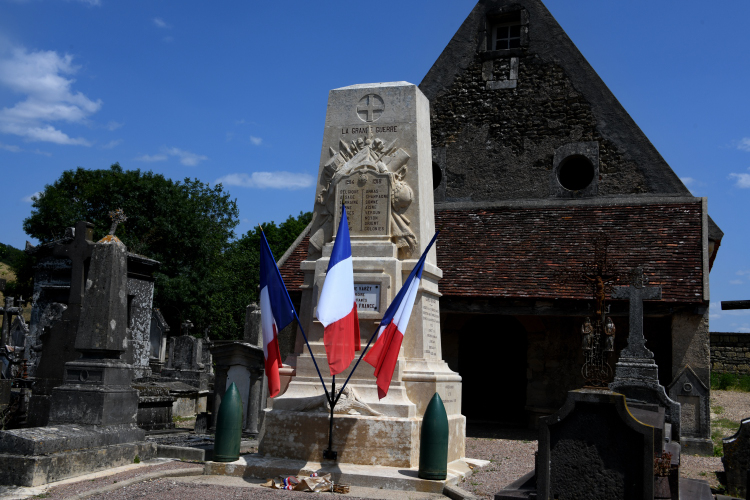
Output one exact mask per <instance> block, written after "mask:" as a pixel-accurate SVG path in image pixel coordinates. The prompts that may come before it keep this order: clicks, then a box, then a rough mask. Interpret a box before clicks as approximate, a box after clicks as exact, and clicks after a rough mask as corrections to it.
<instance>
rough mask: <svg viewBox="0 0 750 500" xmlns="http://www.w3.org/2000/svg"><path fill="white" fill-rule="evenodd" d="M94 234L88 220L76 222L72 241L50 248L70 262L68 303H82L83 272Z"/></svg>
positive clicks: (89, 255) (92, 245) (92, 244)
mask: <svg viewBox="0 0 750 500" xmlns="http://www.w3.org/2000/svg"><path fill="white" fill-rule="evenodd" d="M93 236H94V225H93V224H91V223H90V222H83V221H81V222H77V223H76V234H75V238H74V239H73V241H72V242H70V243H68V244H66V245H57V246H56V247H55V248H54V249H53V250H52V255H54V256H55V257H65V258H67V259H70V262H71V266H72V269H71V275H70V295H69V297H68V305H74V304H77V305H81V304H82V303H83V290H84V287H83V278H84V274H85V267H86V266H85V264H86V260H88V259H89V258H90V257H91V250H92V249H93V248H94V242H93V241H92V238H93Z"/></svg>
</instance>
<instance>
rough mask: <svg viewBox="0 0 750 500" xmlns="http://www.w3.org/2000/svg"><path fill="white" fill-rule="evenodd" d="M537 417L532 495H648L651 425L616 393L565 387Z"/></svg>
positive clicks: (627, 498) (628, 498) (629, 498)
mask: <svg viewBox="0 0 750 500" xmlns="http://www.w3.org/2000/svg"><path fill="white" fill-rule="evenodd" d="M540 423H541V428H540V430H539V456H538V462H537V496H538V498H545V499H546V498H559V499H560V500H566V499H577V500H584V499H592V500H594V499H596V500H599V499H602V498H606V499H608V500H616V499H621V500H636V499H643V500H647V499H648V500H650V499H652V498H653V488H654V462H653V459H654V429H653V427H651V426H649V425H645V424H643V423H641V422H639V421H638V420H636V419H635V418H634V417H633V416H632V415H631V414H630V412H629V411H628V409H627V405H626V404H625V397H623V396H622V395H621V394H617V393H614V392H609V391H597V390H587V389H581V390H577V391H571V392H569V393H568V399H567V401H566V402H565V405H563V407H562V408H560V410H558V411H557V412H556V413H555V414H553V415H551V416H549V417H543V418H541V419H540Z"/></svg>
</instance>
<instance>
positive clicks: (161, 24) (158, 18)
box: [152, 17, 171, 29]
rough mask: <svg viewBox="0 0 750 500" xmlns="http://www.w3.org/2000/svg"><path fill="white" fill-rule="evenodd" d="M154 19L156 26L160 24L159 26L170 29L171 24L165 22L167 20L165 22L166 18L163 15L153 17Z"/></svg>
mask: <svg viewBox="0 0 750 500" xmlns="http://www.w3.org/2000/svg"><path fill="white" fill-rule="evenodd" d="M152 21H153V22H154V24H155V25H156V26H158V27H159V28H164V29H169V28H171V26H170V25H168V24H167V23H165V22H164V20H163V19H162V18H161V17H155V18H153V19H152Z"/></svg>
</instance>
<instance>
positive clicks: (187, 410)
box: [156, 320, 213, 417]
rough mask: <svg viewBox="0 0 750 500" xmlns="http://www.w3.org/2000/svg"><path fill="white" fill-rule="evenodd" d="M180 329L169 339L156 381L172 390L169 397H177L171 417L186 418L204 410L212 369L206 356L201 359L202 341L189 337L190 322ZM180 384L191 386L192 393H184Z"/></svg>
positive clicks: (202, 354)
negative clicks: (164, 359)
mask: <svg viewBox="0 0 750 500" xmlns="http://www.w3.org/2000/svg"><path fill="white" fill-rule="evenodd" d="M181 326H182V335H179V336H176V337H172V338H170V339H169V344H168V346H169V347H168V350H167V364H166V366H165V367H164V368H162V370H161V374H160V375H161V376H160V377H158V378H157V379H156V380H157V381H159V382H162V383H168V384H169V385H170V387H171V388H172V389H173V391H172V392H173V396H175V397H177V401H176V402H175V406H174V415H176V416H182V417H190V416H193V415H195V414H198V413H202V412H205V411H206V409H207V406H208V394H209V389H208V388H209V383H210V382H211V381H212V376H213V373H212V371H213V368H212V364H211V359H210V357H204V356H205V355H206V354H208V349H205V347H204V341H203V339H199V338H195V337H193V336H192V335H190V330H191V329H192V328H193V324H192V322H190V320H187V321H185V322H184V323H182V325H181ZM204 349H205V351H206V353H204ZM206 361H207V362H206ZM175 382H179V383H181V384H175ZM182 384H184V385H186V386H190V387H193V388H194V389H195V391H189V390H187V388H185V387H183V386H182Z"/></svg>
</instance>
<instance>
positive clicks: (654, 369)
mask: <svg viewBox="0 0 750 500" xmlns="http://www.w3.org/2000/svg"><path fill="white" fill-rule="evenodd" d="M647 283H648V281H647V279H646V278H645V276H644V274H643V269H642V268H640V267H638V268H635V269H634V270H633V272H632V274H631V281H630V286H616V287H614V288H613V291H612V298H613V299H626V300H628V301H629V302H630V304H629V305H630V313H629V325H630V328H629V330H630V331H629V332H628V344H627V346H626V347H625V349H623V350H622V351H621V352H620V359H619V360H618V361H617V363H616V364H615V377H614V380H613V381H612V383H610V384H609V388H610V390H612V391H615V392H619V393H621V394H624V395H625V397H627V398H628V401H630V400H631V399H632V400H636V401H642V402H644V403H651V404H658V405H659V406H662V407H664V410H665V414H666V417H667V421H668V422H669V423H670V424H671V427H672V436H671V437H672V440H673V441H675V442H679V440H680V403H678V402H677V401H674V400H672V399H670V398H669V396H667V393H666V391H665V389H664V386H662V385H661V384H659V367H658V366H657V365H656V363H655V362H654V353H653V352H651V351H650V350H649V349H648V348H647V347H646V339H645V337H644V336H643V301H644V300H654V299H660V298H661V287H649V286H646V285H647Z"/></svg>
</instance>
